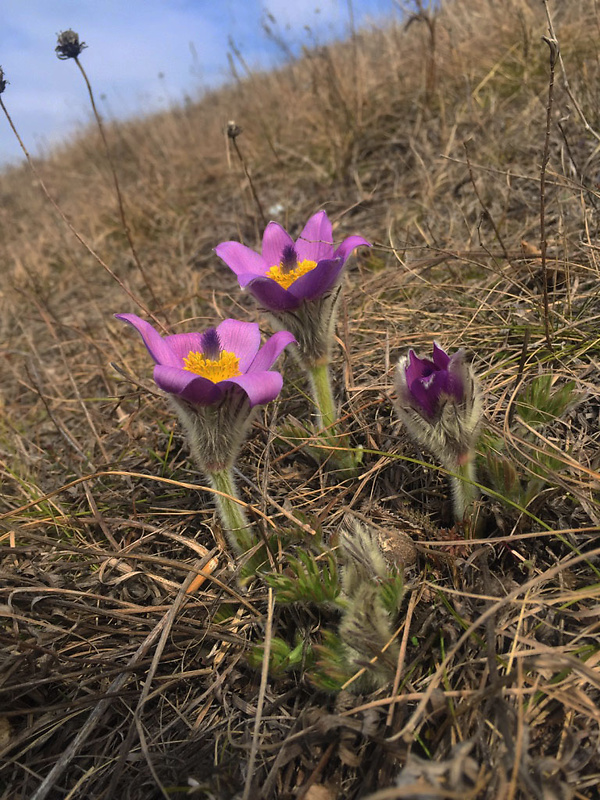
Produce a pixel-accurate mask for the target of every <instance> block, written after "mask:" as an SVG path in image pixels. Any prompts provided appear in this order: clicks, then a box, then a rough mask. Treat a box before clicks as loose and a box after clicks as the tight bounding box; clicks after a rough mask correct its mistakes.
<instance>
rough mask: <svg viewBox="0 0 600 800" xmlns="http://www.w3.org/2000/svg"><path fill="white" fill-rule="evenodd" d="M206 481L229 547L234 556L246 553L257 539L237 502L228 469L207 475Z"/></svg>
mask: <svg viewBox="0 0 600 800" xmlns="http://www.w3.org/2000/svg"><path fill="white" fill-rule="evenodd" d="M208 479H209V481H210V484H211V486H212V488H213V489H214V490H215V492H219V493H220V494H215V498H216V501H217V508H218V509H219V515H220V517H221V522H222V524H223V528H224V530H225V533H226V534H227V539H228V541H229V545H230V547H231V549H232V550H233V552H234V553H235V554H236V555H238V556H239V555H242V554H243V553H246V552H248V550H250V549H251V548H252V547H254V545H255V544H256V543H257V537H256V535H255V533H254V531H253V529H252V526H251V524H250V522H249V520H248V518H247V516H246V513H245V511H244V509H243V507H242V506H241V505H240V504H239V502H237V501H238V500H239V496H238V493H237V489H236V488H235V483H234V480H233V472H232V470H231V469H229V468H224V469H221V470H215V471H214V472H209V473H208Z"/></svg>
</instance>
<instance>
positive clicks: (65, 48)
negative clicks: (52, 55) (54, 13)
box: [54, 28, 87, 61]
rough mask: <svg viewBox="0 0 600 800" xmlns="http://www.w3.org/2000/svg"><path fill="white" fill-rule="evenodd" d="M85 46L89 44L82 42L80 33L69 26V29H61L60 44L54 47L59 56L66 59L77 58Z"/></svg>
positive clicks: (62, 59)
mask: <svg viewBox="0 0 600 800" xmlns="http://www.w3.org/2000/svg"><path fill="white" fill-rule="evenodd" d="M84 47H87V44H86V43H85V42H80V41H79V34H78V33H75V31H72V30H71V29H70V28H69V30H68V31H61V32H60V33H59V34H58V44H57V45H56V47H55V48H54V49H55V51H56V55H57V56H58V58H60V60H61V61H66V59H67V58H77V56H78V55H79V54H80V53H81V51H82V50H83V49H84Z"/></svg>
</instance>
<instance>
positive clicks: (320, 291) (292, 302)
mask: <svg viewBox="0 0 600 800" xmlns="http://www.w3.org/2000/svg"><path fill="white" fill-rule="evenodd" d="M361 245H364V246H366V247H370V246H371V245H370V242H368V241H367V240H366V239H364V238H363V237H362V236H348V237H347V238H346V239H344V241H343V242H342V243H341V244H340V245H339V247H337V248H336V247H335V246H334V244H333V233H332V228H331V222H330V220H329V218H328V217H327V214H326V213H325V211H318V212H317V213H316V214H314V215H313V216H312V217H311V218H310V219H309V220H308V222H307V223H306V225H305V226H304V229H303V230H302V233H301V234H300V236H299V238H298V239H297V240H296V241H295V242H294V240H293V239H292V237H291V236H290V235H289V233H287V231H285V230H284V229H283V228H282V227H281V225H279V224H278V223H277V222H269V224H268V225H267V227H266V228H265V232H264V235H263V241H262V254H259V253H256V252H255V251H254V250H251V249H250V248H249V247H246V246H245V245H243V244H240V243H239V242H222V243H221V244H220V245H218V246H217V247H216V248H215V252H216V254H217V255H218V256H219V258H221V259H222V260H223V261H224V262H225V263H226V264H227V266H228V267H229V268H230V269H232V270H233V271H234V272H235V274H236V275H237V278H238V281H239V284H240V286H241V287H242V288H243V289H246V288H247V289H248V290H249V291H250V292H251V293H252V294H253V295H254V296H255V297H256V299H257V300H258V301H259V302H260V303H261V304H262V305H263V306H264V307H265V308H267V309H269V310H270V311H273V312H281V311H293V310H295V309H297V308H299V307H300V305H302V303H303V302H305V301H311V300H315V299H317V298H319V297H322V296H323V295H325V294H326V293H327V292H329V291H330V290H331V289H333V288H334V287H335V286H336V285H337V284H338V283H339V280H340V276H341V274H342V270H343V269H344V264H345V263H346V260H347V259H348V256H349V255H350V253H351V252H352V251H353V250H354V248H355V247H359V246H361Z"/></svg>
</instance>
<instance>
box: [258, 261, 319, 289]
mask: <svg viewBox="0 0 600 800" xmlns="http://www.w3.org/2000/svg"><path fill="white" fill-rule="evenodd" d="M290 266H291V265H290V264H289V262H288V261H287V260H282V261H281V263H280V264H275V266H273V267H271V269H270V270H269V271H268V272H267V278H272V279H273V280H274V281H277V283H278V284H279V285H280V286H283V288H284V289H289V287H290V286H291V285H292V283H294V281H297V280H298V278H300V277H302V275H306V273H307V272H310V271H311V270H313V269H314V268H315V267H316V266H317V262H316V261H309V260H308V259H304V261H295V262H294V266H291V268H290Z"/></svg>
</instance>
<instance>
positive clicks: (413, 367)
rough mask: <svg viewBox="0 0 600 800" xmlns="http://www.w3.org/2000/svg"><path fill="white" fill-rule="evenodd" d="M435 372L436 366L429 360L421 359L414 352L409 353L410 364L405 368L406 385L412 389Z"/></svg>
mask: <svg viewBox="0 0 600 800" xmlns="http://www.w3.org/2000/svg"><path fill="white" fill-rule="evenodd" d="M434 370H435V364H434V363H433V361H430V360H429V359H428V358H419V356H418V355H417V354H416V353H415V351H414V350H409V352H408V363H407V365H406V367H405V374H406V383H407V385H408V387H409V388H410V387H412V385H413V383H414V382H415V381H418V380H420V379H421V378H425V377H426V376H427V375H431V373H432V372H433V371H434Z"/></svg>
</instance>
